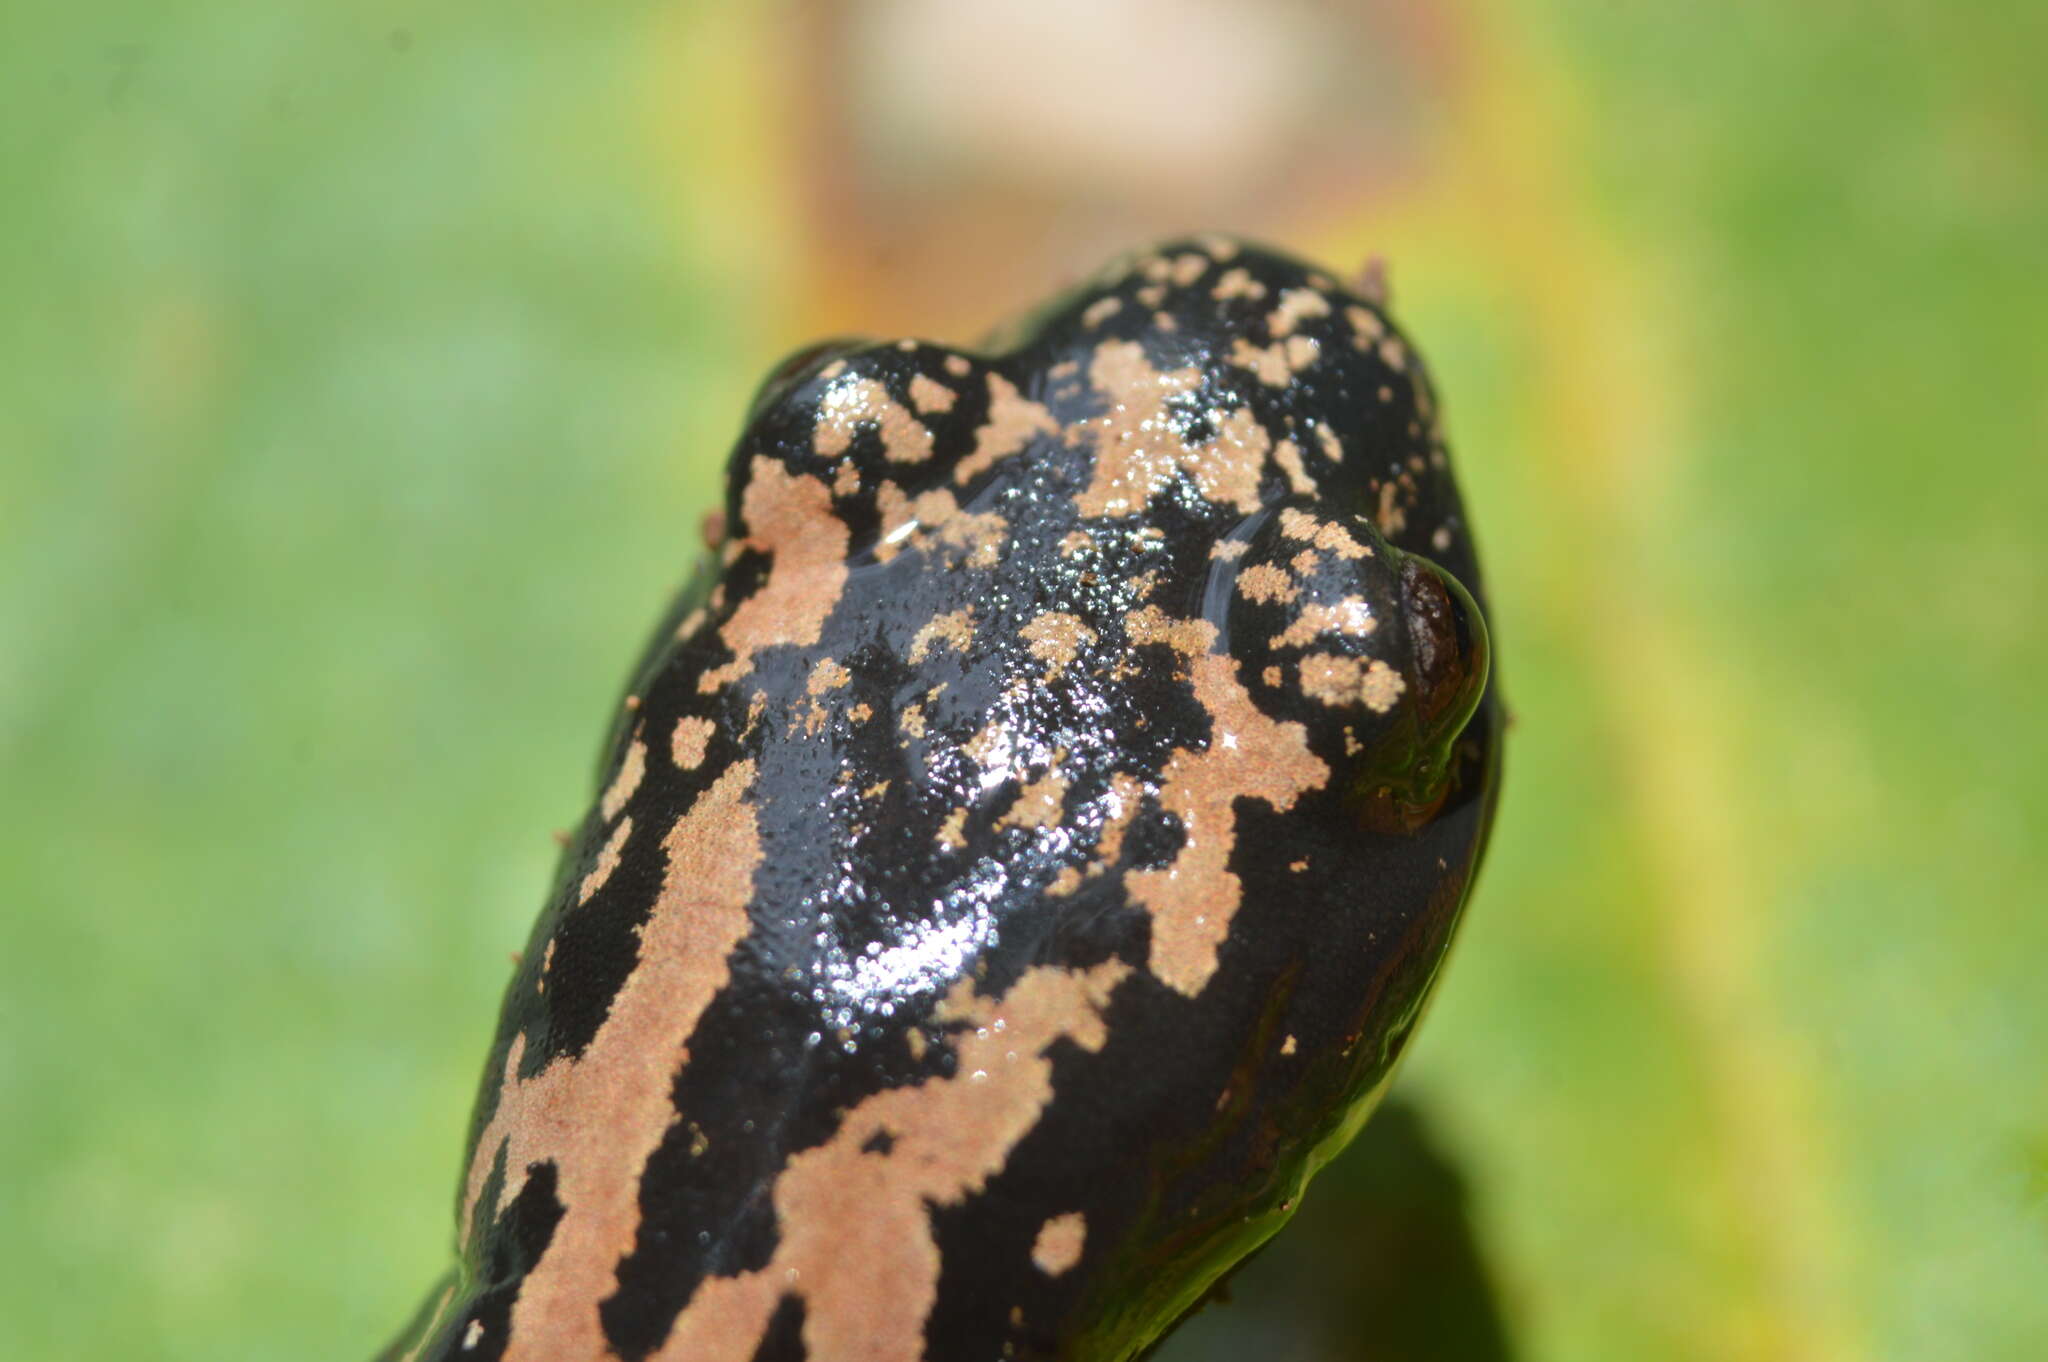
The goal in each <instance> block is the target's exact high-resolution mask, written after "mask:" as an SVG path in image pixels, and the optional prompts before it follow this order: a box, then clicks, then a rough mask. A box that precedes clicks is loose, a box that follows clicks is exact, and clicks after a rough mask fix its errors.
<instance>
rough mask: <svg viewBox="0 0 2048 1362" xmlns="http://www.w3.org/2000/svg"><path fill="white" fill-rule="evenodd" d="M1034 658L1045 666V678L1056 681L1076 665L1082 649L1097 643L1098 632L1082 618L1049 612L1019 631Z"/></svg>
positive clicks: (1054, 611) (1056, 611)
mask: <svg viewBox="0 0 2048 1362" xmlns="http://www.w3.org/2000/svg"><path fill="white" fill-rule="evenodd" d="M1017 633H1018V636H1019V637H1021V638H1022V639H1023V640H1024V642H1025V644H1026V645H1027V647H1028V649H1029V651H1030V653H1031V655H1032V656H1033V657H1035V658H1037V659H1038V660H1039V661H1040V662H1043V663H1045V664H1046V672H1045V679H1046V680H1048V681H1053V680H1057V679H1058V678H1059V675H1060V673H1061V672H1064V671H1065V670H1066V669H1067V668H1068V667H1069V666H1071V665H1073V661H1074V659H1075V657H1077V656H1078V655H1079V654H1080V651H1081V649H1082V648H1084V647H1086V646H1088V645H1089V644H1091V643H1093V642H1095V631H1094V630H1093V629H1090V628H1089V627H1088V626H1087V625H1086V624H1084V623H1083V622H1082V620H1081V617H1080V616H1079V615H1069V614H1066V613H1064V612H1062V611H1058V610H1048V611H1046V612H1045V613H1044V614H1042V615H1040V616H1038V617H1037V618H1035V619H1033V620H1032V621H1031V622H1030V623H1028V624H1026V625H1025V626H1024V627H1023V628H1022V629H1019V630H1018V631H1017Z"/></svg>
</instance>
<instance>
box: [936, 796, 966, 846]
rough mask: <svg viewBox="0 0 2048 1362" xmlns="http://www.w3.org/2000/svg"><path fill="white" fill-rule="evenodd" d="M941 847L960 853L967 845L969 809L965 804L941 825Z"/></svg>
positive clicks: (950, 814) (948, 816)
mask: <svg viewBox="0 0 2048 1362" xmlns="http://www.w3.org/2000/svg"><path fill="white" fill-rule="evenodd" d="M939 845H940V846H943V847H951V848H952V849H953V850H955V851H958V850H960V849H961V848H962V847H964V846H966V845H967V807H966V806H965V805H964V804H963V805H962V806H961V807H959V808H957V809H954V810H953V811H952V812H951V813H949V814H947V815H946V821H945V822H943V823H941V824H939Z"/></svg>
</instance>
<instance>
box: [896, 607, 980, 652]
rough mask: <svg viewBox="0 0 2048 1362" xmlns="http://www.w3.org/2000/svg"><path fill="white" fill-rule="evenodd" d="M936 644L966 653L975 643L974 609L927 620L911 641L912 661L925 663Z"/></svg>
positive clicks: (952, 612) (935, 616)
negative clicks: (926, 657)
mask: <svg viewBox="0 0 2048 1362" xmlns="http://www.w3.org/2000/svg"><path fill="white" fill-rule="evenodd" d="M935 643H942V644H944V645H945V646H946V647H948V648H951V649H952V650H953V651H954V652H956V653H964V652H966V651H967V649H968V648H969V647H970V646H972V645H973V643H974V608H973V607H972V606H969V607H967V608H965V609H962V610H954V611H951V612H949V613H947V614H944V615H934V616H932V617H931V618H930V619H928V620H926V621H925V622H924V627H923V628H921V629H919V630H918V631H917V634H916V636H915V637H914V638H912V639H911V640H910V661H911V662H912V663H918V662H922V661H924V659H925V656H926V655H927V654H928V653H930V652H931V650H932V645H933V644H935Z"/></svg>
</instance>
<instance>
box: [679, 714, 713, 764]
mask: <svg viewBox="0 0 2048 1362" xmlns="http://www.w3.org/2000/svg"><path fill="white" fill-rule="evenodd" d="M716 731H717V727H716V725H714V724H713V723H712V722H711V721H710V720H709V719H699V718H696V717H694V716H691V715H685V716H683V717H682V718H680V719H678V720H676V731H675V734H674V735H673V736H672V737H671V738H670V739H669V743H668V752H669V758H670V760H672V761H674V762H675V764H676V766H677V768H678V769H679V770H684V771H694V770H696V769H697V768H698V767H699V766H701V765H703V764H704V750H705V748H707V747H708V746H709V745H710V743H711V735H712V734H713V733H714V732H716Z"/></svg>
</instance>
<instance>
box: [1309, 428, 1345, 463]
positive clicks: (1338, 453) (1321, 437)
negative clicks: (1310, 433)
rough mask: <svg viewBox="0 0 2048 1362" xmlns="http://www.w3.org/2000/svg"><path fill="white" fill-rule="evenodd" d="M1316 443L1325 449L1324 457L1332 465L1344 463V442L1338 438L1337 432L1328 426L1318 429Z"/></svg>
mask: <svg viewBox="0 0 2048 1362" xmlns="http://www.w3.org/2000/svg"><path fill="white" fill-rule="evenodd" d="M1316 442H1317V443H1318V444H1320V445H1321V446H1322V447H1323V457H1325V458H1327V459H1328V460H1329V461H1330V462H1331V463H1342V462H1344V442H1343V441H1341V440H1339V439H1338V438H1337V432H1336V431H1334V430H1331V429H1330V428H1329V427H1328V426H1317V427H1316Z"/></svg>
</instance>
